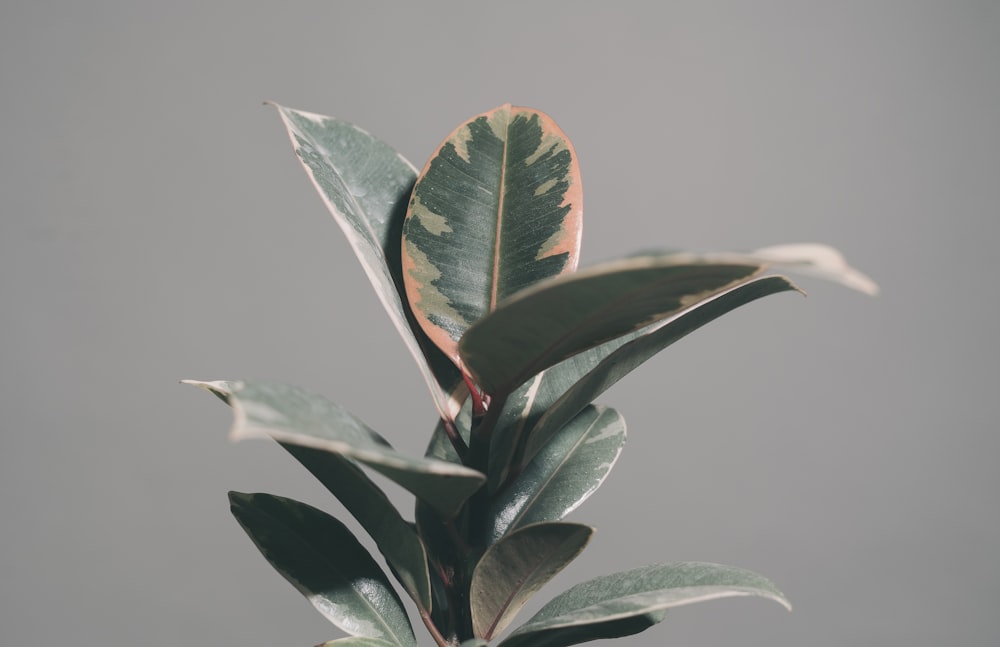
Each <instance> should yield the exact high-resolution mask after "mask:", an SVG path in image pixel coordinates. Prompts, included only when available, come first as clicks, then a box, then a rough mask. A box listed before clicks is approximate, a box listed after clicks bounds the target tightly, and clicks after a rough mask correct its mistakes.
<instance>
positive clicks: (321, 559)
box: [229, 492, 417, 647]
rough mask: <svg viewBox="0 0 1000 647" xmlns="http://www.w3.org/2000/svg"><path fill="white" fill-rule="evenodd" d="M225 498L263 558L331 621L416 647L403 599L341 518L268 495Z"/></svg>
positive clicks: (236, 494)
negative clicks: (401, 599)
mask: <svg viewBox="0 0 1000 647" xmlns="http://www.w3.org/2000/svg"><path fill="white" fill-rule="evenodd" d="M229 501H230V506H231V508H232V511H233V515H234V516H235V517H236V520H237V521H239V522H240V525H241V526H243V529H244V530H245V531H246V533H247V534H248V535H249V536H250V538H251V539H252V540H253V542H254V543H255V544H256V545H257V548H259V549H260V552H261V553H262V554H263V555H264V557H265V558H267V561H269V562H270V563H271V565H272V566H274V568H275V569H276V570H277V571H278V572H279V573H281V574H282V575H283V576H284V577H285V579H287V580H288V581H289V582H290V583H291V584H292V585H293V586H295V588H296V589H298V590H299V591H300V592H301V593H302V595H304V596H306V597H307V598H308V599H309V601H310V602H312V604H313V606H315V607H316V609H317V610H318V611H319V612H320V613H322V614H323V615H324V616H326V618H327V619H328V620H329V621H330V622H332V623H333V624H335V625H337V626H338V627H340V628H341V629H342V630H343V631H345V632H347V633H349V634H351V635H352V636H359V637H363V638H370V639H374V640H378V641H382V642H385V643H388V644H390V645H397V646H400V647H411V646H414V647H415V645H416V644H417V642H416V639H415V638H414V636H413V630H412V629H411V628H410V622H409V620H408V619H407V617H406V612H405V611H404V610H403V605H402V602H401V601H400V599H399V597H398V596H397V595H396V592H395V591H394V590H393V588H392V586H391V585H390V584H389V582H388V581H387V580H386V578H385V574H384V573H382V570H381V569H380V568H379V567H378V565H377V564H376V563H375V561H374V560H373V559H372V558H371V556H370V555H369V554H368V551H366V550H365V549H364V547H362V546H361V544H359V543H358V541H357V540H356V539H355V538H354V536H353V535H352V534H351V532H350V531H349V530H348V529H347V528H346V527H344V525H343V524H342V523H340V522H339V521H337V520H336V519H334V518H333V517H331V516H329V515H328V514H326V513H325V512H321V511H320V510H317V509H316V508H313V507H311V506H308V505H305V504H304V503H299V502H298V501H293V500H292V499H285V498H282V497H276V496H271V495H269V494H242V493H240V492H230V493H229Z"/></svg>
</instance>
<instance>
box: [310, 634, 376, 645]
mask: <svg viewBox="0 0 1000 647" xmlns="http://www.w3.org/2000/svg"><path fill="white" fill-rule="evenodd" d="M316 647H392V643H387V642H385V641H384V640H376V639H375V638H362V637H360V636H350V637H348V638H338V639H337V640H328V641H326V642H325V643H323V644H321V645H317V646H316Z"/></svg>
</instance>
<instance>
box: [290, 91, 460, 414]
mask: <svg viewBox="0 0 1000 647" xmlns="http://www.w3.org/2000/svg"><path fill="white" fill-rule="evenodd" d="M275 107H276V108H277V109H278V114H279V115H281V118H282V120H283V121H284V124H285V127H286V128H287V130H288V136H289V138H290V139H291V140H292V146H293V147H294V148H295V154H296V155H298V157H299V160H300V161H301V162H302V166H303V167H304V168H305V170H306V173H308V175H309V178H310V179H311V180H312V182H313V184H314V185H315V187H316V189H317V191H318V192H319V195H320V197H321V198H322V199H323V202H324V203H325V204H326V207H327V209H329V211H330V213H331V214H333V217H334V219H335V220H336V221H337V224H338V225H340V228H341V230H342V231H343V232H344V235H345V236H346V237H347V240H348V242H349V243H350V245H351V248H352V249H353V250H354V253H355V255H356V256H357V258H358V260H359V261H360V262H361V266H362V267H363V268H364V271H365V274H366V275H367V276H368V280H369V281H370V282H371V284H372V286H373V287H374V288H375V292H376V293H377V294H378V298H379V300H380V301H381V302H382V305H383V307H384V308H385V311H386V312H387V313H388V314H389V318H390V319H391V320H392V323H393V325H394V326H395V327H396V330H397V331H399V334H400V335H401V336H402V338H403V341H404V343H405V344H406V347H407V348H408V349H409V351H410V353H411V354H412V355H413V357H414V359H415V360H416V361H417V365H418V366H419V368H420V371H421V372H422V373H423V375H424V379H425V380H426V381H427V385H428V387H429V388H430V391H431V396H432V397H433V399H434V402H435V405H436V406H437V408H438V411H439V412H440V414H441V415H442V417H444V418H451V417H454V415H455V414H456V413H457V411H458V408H459V406H460V405H461V400H462V398H463V397H464V394H465V391H464V384H463V382H462V379H461V375H460V374H459V372H458V370H457V369H456V367H455V366H454V364H453V363H452V362H451V361H450V360H449V359H448V358H446V357H445V356H443V355H442V354H441V352H440V351H439V350H438V349H437V348H436V347H435V346H434V345H433V344H431V343H430V341H429V340H428V339H427V337H426V336H425V335H424V334H423V331H422V330H420V328H419V326H418V325H416V322H415V321H413V319H412V314H411V313H410V312H409V308H408V306H407V304H406V302H405V300H404V299H402V298H401V295H402V294H403V276H402V270H401V264H400V249H399V241H400V236H401V235H402V228H403V218H404V217H405V215H406V204H407V201H408V200H409V197H410V191H411V189H412V187H413V183H414V181H415V180H416V177H417V174H416V169H415V168H414V167H413V165H412V164H410V163H409V162H408V161H406V159H405V158H403V157H402V156H401V155H400V154H399V153H397V152H396V151H394V150H393V149H392V148H390V147H389V146H388V145H387V144H385V143H384V142H382V141H380V140H379V139H376V138H375V137H373V136H372V135H370V134H368V133H367V132H365V131H364V130H362V129H360V128H358V127H357V126H354V125H353V124H350V123H347V122H345V121H341V120H339V119H335V118H333V117H325V116H322V115H316V114H313V113H309V112H302V111H299V110H292V109H290V108H285V107H283V106H277V105H276V106H275Z"/></svg>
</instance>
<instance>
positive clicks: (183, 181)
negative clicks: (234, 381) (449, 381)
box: [0, 0, 1000, 647]
mask: <svg viewBox="0 0 1000 647" xmlns="http://www.w3.org/2000/svg"><path fill="white" fill-rule="evenodd" d="M0 91H2V108H0V115H2V119H0V234H2V236H0V303H2V304H3V310H2V317H0V365H2V371H0V380H2V382H0V421H2V436H0V644H3V645H43V644H44V645H51V644H60V643H72V644H77V645H85V646H90V645H94V646H98V645H134V644H144V645H164V646H166V645H171V646H173V645H208V644H224V645H241V647H251V646H255V645H260V646H265V645H303V646H305V645H312V644H315V643H318V642H320V641H322V640H326V639H330V638H333V637H335V636H337V635H339V634H338V632H337V631H336V630H335V629H334V628H333V627H330V626H329V625H327V623H326V622H325V621H324V620H323V619H322V617H321V616H319V615H318V614H317V613H315V612H314V611H313V610H312V609H311V607H310V606H309V605H308V603H306V602H305V601H304V600H303V599H301V598H300V597H299V596H298V595H297V594H296V593H295V592H294V591H293V589H292V588H291V587H289V586H288V585H287V584H286V583H284V582H283V581H282V580H281V579H280V578H279V577H278V576H277V575H275V574H274V573H273V572H272V571H271V569H270V567H269V566H268V565H267V564H266V562H264V560H263V559H262V558H261V557H260V556H259V555H258V554H257V552H256V550H255V548H254V547H253V546H252V544H251V543H250V542H249V541H248V540H247V538H246V537H245V536H244V535H243V533H242V531H241V530H240V528H239V527H238V526H237V524H236V523H235V522H234V521H233V520H232V519H231V518H230V516H229V513H228V510H227V502H226V497H225V493H226V491H227V490H228V489H239V490H244V491H270V492H274V493H279V494H284V495H289V496H294V497H298V498H302V499H305V500H307V501H309V502H311V503H314V504H317V505H320V506H322V507H325V508H326V509H328V510H331V511H333V512H337V511H338V509H339V508H338V507H337V504H336V502H335V501H334V500H332V497H329V496H328V495H326V494H325V492H323V491H322V490H321V489H320V487H319V486H318V485H316V484H314V483H313V482H312V481H311V478H310V477H309V475H308V474H307V473H306V472H305V471H304V470H302V469H301V468H299V467H298V466H297V465H296V464H294V463H293V462H292V461H291V459H290V458H289V457H287V456H286V455H285V454H284V453H283V452H281V451H280V450H279V449H278V448H276V447H275V446H273V445H271V444H269V443H266V442H247V443H243V444H239V445H231V444H229V443H228V442H227V441H226V439H225V433H226V429H227V427H228V424H229V413H228V411H227V410H226V408H225V407H224V406H222V405H221V404H219V403H218V402H217V401H215V400H214V399H212V398H210V397H209V396H207V395H205V394H203V393H201V392H198V391H196V390H193V389H189V388H187V387H182V386H179V385H178V384H177V380H179V379H180V378H184V377H194V378H202V379H217V378H239V377H254V376H256V377H267V378H272V379H277V380H283V381H287V382H292V383H296V384H299V385H302V386H306V387H309V388H312V389H315V390H318V391H321V392H323V393H327V394H330V395H331V396H332V397H333V398H334V399H336V400H337V401H339V402H341V403H343V404H345V405H346V406H348V407H349V408H351V409H352V410H353V411H355V412H356V413H357V414H358V415H360V416H361V417H362V418H363V419H365V420H366V421H368V422H369V423H370V424H371V425H372V426H373V427H375V428H376V429H378V430H380V431H381V432H382V433H383V434H385V435H386V436H388V437H389V438H390V439H391V440H392V441H393V442H394V443H395V444H396V445H398V446H399V447H401V448H403V449H404V450H406V451H412V452H417V451H420V450H421V448H422V446H423V444H424V442H425V439H426V437H427V435H428V433H429V430H430V428H431V424H432V420H433V415H434V414H433V410H432V407H431V405H430V403H429V399H428V397H427V394H426V391H425V389H424V387H423V385H422V382H421V379H420V376H419V374H418V372H417V370H416V368H415V366H414V365H413V363H412V361H411V359H410V358H409V356H408V354H407V353H406V351H405V349H404V347H403V345H402V344H401V343H400V342H399V341H398V340H397V339H396V336H395V332H394V331H393V329H392V327H391V326H390V324H389V323H388V320H387V318H386V317H385V316H384V315H383V313H382V311H381V307H380V306H379V304H378V302H377V300H376V299H375V297H374V295H373V293H372V292H371V290H370V289H369V288H368V286H367V283H366V281H365V279H364V277H363V274H362V272H361V270H360V267H359V266H358V265H357V264H356V262H355V260H354V258H353V257H352V255H351V253H350V250H349V249H348V247H347V245H346V243H345V242H344V240H343V238H342V236H341V234H340V232H339V231H338V230H337V228H336V226H335V225H334V223H333V221H332V219H331V218H330V217H329V216H328V215H327V213H326V212H325V210H324V207H323V206H322V204H321V202H320V200H319V199H318V197H317V196H316V195H315V194H314V192H313V189H312V187H311V186H310V185H309V183H308V181H307V178H306V176H305V174H304V173H303V172H302V170H301V169H300V168H299V166H298V164H297V162H296V161H295V160H294V158H293V155H292V153H291V149H290V146H289V144H288V142H287V139H286V136H285V134H284V132H283V129H282V127H281V125H280V123H279V119H278V117H277V115H276V114H275V113H274V111H273V110H272V109H270V108H266V107H262V106H261V102H262V101H263V100H265V99H272V100H276V101H279V102H281V103H284V104H285V105H289V106H292V107H297V108H302V109H307V110H311V111H314V112H320V113H326V114H334V115H337V116H339V117H341V118H344V119H347V120H350V121H353V122H355V123H358V124H359V125H361V126H363V127H364V128H366V129H367V130H369V131H370V132H373V133H374V134H376V135H377V136H379V137H381V138H382V139H384V140H386V141H388V142H390V143H391V144H392V145H394V146H395V147H396V148H397V149H398V150H399V151H401V152H402V153H403V154H404V155H406V156H407V157H408V158H410V159H411V160H412V161H413V162H414V163H416V164H417V165H418V166H420V165H422V164H423V162H424V160H425V158H426V156H427V155H428V154H429V153H430V151H431V150H432V149H433V148H434V147H435V146H436V145H437V144H438V143H439V141H440V140H441V138H442V137H444V136H445V135H446V134H447V133H448V132H449V131H450V130H451V129H452V128H454V127H455V126H456V125H457V124H458V123H459V122H461V121H462V120H464V119H466V118H468V117H470V116H472V115H474V114H476V113H479V112H482V111H484V110H486V109H489V108H492V107H494V106H496V105H499V104H501V103H504V102H507V101H510V102H513V103H515V104H520V105H530V106H533V107H537V108H540V109H542V110H545V111H546V112H548V113H549V114H551V115H552V116H553V117H554V118H555V119H556V120H557V121H558V122H559V124H560V125H561V126H562V128H563V129H564V130H565V131H566V132H567V133H568V134H569V136H570V137H571V138H572V139H573V141H574V143H575V145H576V148H577V151H578V153H579V157H580V162H581V165H582V169H583V173H584V185H585V204H586V215H585V221H586V227H585V230H586V235H585V237H584V263H593V262H595V261H597V260H603V259H607V258H610V257H613V256H617V255H622V254H625V253H628V252H630V251H632V250H635V249H638V248H649V247H671V248H691V249H699V250H713V249H714V250H724V249H749V248H754V247H758V246H763V245H768V244H773V243H781V242H798V241H824V242H828V243H831V244H833V245H836V246H838V247H839V248H841V249H842V250H843V251H844V252H845V253H846V254H847V255H848V257H849V258H850V259H851V260H852V261H853V262H854V264H855V265H857V266H858V267H860V268H862V269H864V270H865V271H866V272H868V273H869V274H871V275H872V276H873V277H875V278H876V279H877V280H878V281H879V283H880V284H881V286H882V288H883V294H882V295H881V296H879V297H878V298H876V299H871V298H868V297H865V296H863V295H861V294H858V293H854V292H850V291H848V290H845V289H842V288H839V287H836V286H832V285H828V284H823V283H819V282H817V281H811V280H806V279H803V280H802V281H801V284H802V285H803V286H804V287H805V288H806V289H807V290H808V291H809V292H810V298H809V299H807V300H802V299H799V298H796V297H795V296H793V295H780V296H777V297H772V298H770V299H768V300H766V301H763V302H761V303H758V304H754V305H751V306H749V307H747V308H745V309H743V310H741V311H738V312H736V313H733V314H731V315H729V316H728V317H726V318H725V319H723V320H721V321H720V322H717V323H716V324H713V325H712V326H710V327H709V328H707V329H705V330H703V331H699V332H698V333H697V334H695V335H693V336H692V337H690V338H688V339H686V340H685V341H684V342H683V343H681V344H679V345H677V346H675V347H674V348H672V349H670V350H669V351H667V352H666V353H665V354H663V355H661V356H660V357H658V358H657V359H656V360H655V361H653V362H651V363H649V364H647V365H646V366H644V367H643V368H642V369H640V370H639V371H638V372H636V373H635V374H633V375H632V376H630V378H629V379H627V380H626V381H625V382H623V383H622V384H621V385H619V387H616V388H615V389H614V390H613V391H612V392H610V393H608V394H606V396H605V397H604V398H603V399H602V400H603V401H604V402H606V403H608V404H613V405H614V406H616V407H617V408H619V409H620V410H622V411H623V412H624V413H625V415H626V417H627V419H628V420H629V429H630V440H629V443H628V445H627V447H626V449H625V452H624V454H623V457H622V459H621V461H620V462H619V464H618V466H617V468H616V471H615V472H614V473H613V474H612V476H611V478H610V479H609V480H608V482H607V483H606V484H605V486H604V488H602V490H601V491H600V492H598V493H597V494H596V495H595V496H594V498H592V499H591V500H590V501H589V502H588V503H587V505H585V506H584V507H582V508H581V509H580V510H579V511H577V513H575V514H574V516H573V517H572V518H573V519H575V520H577V521H582V522H588V523H592V524H593V525H596V526H597V527H598V534H597V536H596V538H595V541H594V543H593V544H592V545H591V547H590V548H589V549H588V551H587V552H586V553H584V554H583V556H581V558H580V559H579V561H578V562H577V563H576V564H574V565H573V566H572V567H571V568H570V569H568V570H567V571H566V572H564V573H563V574H562V575H561V576H560V577H559V579H558V581H557V582H554V583H553V584H552V585H551V586H550V587H549V588H547V589H546V590H545V591H543V593H542V594H541V598H543V599H544V598H548V597H550V596H551V595H552V594H554V593H555V592H556V591H558V590H559V589H561V588H564V587H565V586H568V585H569V584H571V583H573V582H576V581H579V580H581V579H583V578H585V577H589V576H593V575H597V574H602V573H606V572H610V571H612V570H618V569H624V568H629V567H634V566H638V565H641V564H646V563H650V562H657V561H673V560H689V559H695V560H706V561H717V562H723V563H731V564H735V565H740V566H745V567H747V568H752V569H755V570H758V571H760V572H762V573H764V574H766V575H768V576H770V577H771V578H773V579H774V580H775V581H776V582H777V583H778V584H779V585H780V586H781V587H782V588H783V589H784V590H785V591H786V592H787V594H788V595H789V596H790V597H791V599H792V601H793V603H794V604H795V607H796V608H795V611H794V612H793V613H792V614H790V615H789V614H787V613H785V612H784V611H782V610H781V609H780V608H779V607H777V606H776V605H773V604H771V603H767V602H763V601H759V600H731V601H722V602H717V603H711V604H706V605H701V606H695V607H688V608H684V609H679V610H677V611H676V612H674V613H672V614H671V615H670V617H668V619H667V621H665V622H664V623H663V624H662V625H659V626H657V627H655V628H654V629H652V630H650V631H649V632H647V633H646V634H642V635H640V636H638V637H634V638H631V639H628V640H627V641H626V642H624V643H623V644H633V645H640V644H641V645H660V644H676V645H686V646H689V647H692V646H695V645H724V644H746V645H787V646H792V645H811V646H816V647H821V646H830V647H834V646H836V647H841V646H843V645H908V646H909V645H944V644H954V645H996V644H998V642H1000V614H998V613H997V611H998V609H1000V557H998V556H997V549H998V547H1000V505H998V502H997V495H998V494H1000V469H998V467H997V462H998V457H1000V434H998V433H997V431H998V429H997V422H996V419H997V413H998V412H997V400H998V395H1000V394H998V389H997V384H998V381H997V374H996V366H997V363H998V360H1000V357H998V354H1000V353H998V348H1000V344H998V343H997V341H996V339H995V330H996V328H997V319H998V317H997V315H998V309H997V297H998V289H997V283H996V280H995V277H996V271H995V269H994V268H995V249H996V241H997V236H998V233H1000V228H998V225H997V221H998V216H1000V5H998V3H996V2H988V1H981V2H888V1H886V2H867V1H865V2H836V3H830V2H809V3H783V2H763V3H760V2H755V3H749V2H747V3H744V2H734V3H728V4H727V3H721V4H720V3H703V2H690V3H681V2H663V3H657V4H654V3H640V2H614V3H596V2H593V3H591V2H574V3H569V2H564V3H554V2H553V3H518V2H504V3H489V4H487V3H466V2H461V3H459V2H455V3H449V4H442V3H436V4H430V5H427V4H424V5H422V6H417V3H406V4H403V3H399V4H398V5H394V4H389V3H376V2H370V3H362V2H339V3H338V2H289V3H278V2H272V3H252V4H251V3H241V2H211V3H196V2H176V1H175V2H170V3H168V2H157V3H153V2H45V1H41V0H35V1H32V2H15V1H8V2H4V3H3V5H2V8H0ZM990 331H994V333H991V332H990ZM400 499H401V500H402V499H403V497H400ZM420 631H422V628H420ZM421 640H422V643H423V644H428V641H427V640H426V639H425V638H421Z"/></svg>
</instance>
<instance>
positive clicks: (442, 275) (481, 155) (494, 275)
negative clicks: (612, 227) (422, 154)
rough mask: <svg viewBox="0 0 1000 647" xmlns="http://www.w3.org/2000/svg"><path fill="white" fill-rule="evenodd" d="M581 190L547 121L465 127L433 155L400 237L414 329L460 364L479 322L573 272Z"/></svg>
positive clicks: (510, 117)
mask: <svg viewBox="0 0 1000 647" xmlns="http://www.w3.org/2000/svg"><path fill="white" fill-rule="evenodd" d="M582 211H583V204H582V186H581V183H580V171H579V168H578V166H577V161H576V155H575V153H574V152H573V148H572V145H571V144H570V142H569V140H568V139H566V136H565V135H564V134H563V133H562V131H561V130H559V127H558V126H556V124H555V122H553V121H552V120H551V119H550V118H549V117H548V116H546V115H545V114H543V113H541V112H538V111H536V110H531V109H529V108H519V107H512V106H510V105H504V106H501V107H499V108H496V109H494V110H490V111H489V112H486V113H483V114H481V115H479V116H477V117H475V118H473V119H472V120H470V121H468V122H466V123H465V124H462V125H461V126H459V128H457V129H456V130H455V131H454V132H453V133H452V134H451V135H449V136H448V137H447V139H445V141H444V142H443V143H442V144H441V146H440V148H439V149H438V150H437V151H436V152H435V153H434V155H432V156H431V159H430V161H429V162H428V163H427V165H426V166H425V167H424V169H423V171H422V172H421V174H420V177H419V179H418V180H417V183H416V186H415V187H414V189H413V195H412V197H411V199H410V205H409V209H408V211H407V217H406V222H405V224H404V228H403V251H402V255H403V280H404V283H405V285H406V294H407V297H408V299H409V302H410V304H411V306H412V307H413V311H414V313H415V315H416V318H417V320H418V321H419V322H420V325H421V326H422V327H423V329H424V331H425V332H426V333H427V335H428V337H430V338H431V340H433V342H434V343H435V344H437V346H438V347H439V348H440V349H441V350H442V351H444V353H445V354H446V355H448V356H449V357H451V358H452V359H453V360H454V361H455V362H456V364H458V363H459V357H458V350H457V343H458V340H459V338H460V337H461V336H462V333H463V332H464V331H465V330H466V329H467V328H468V327H469V326H470V325H472V323H473V322H475V321H476V320H477V319H479V318H480V317H482V316H483V315H484V314H486V313H488V312H491V311H492V310H493V309H494V308H495V307H496V304H497V303H498V302H500V301H501V300H503V299H505V298H507V297H509V296H511V295H513V294H514V293H515V292H518V291H520V290H522V289H524V288H525V287H527V286H529V285H531V284H533V283H535V282H537V281H539V280H541V279H545V278H549V277H552V276H555V275H557V274H559V273H561V272H565V271H570V270H572V269H574V268H575V267H576V263H577V258H578V255H579V249H580V234H581V220H580V219H581V215H582Z"/></svg>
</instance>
